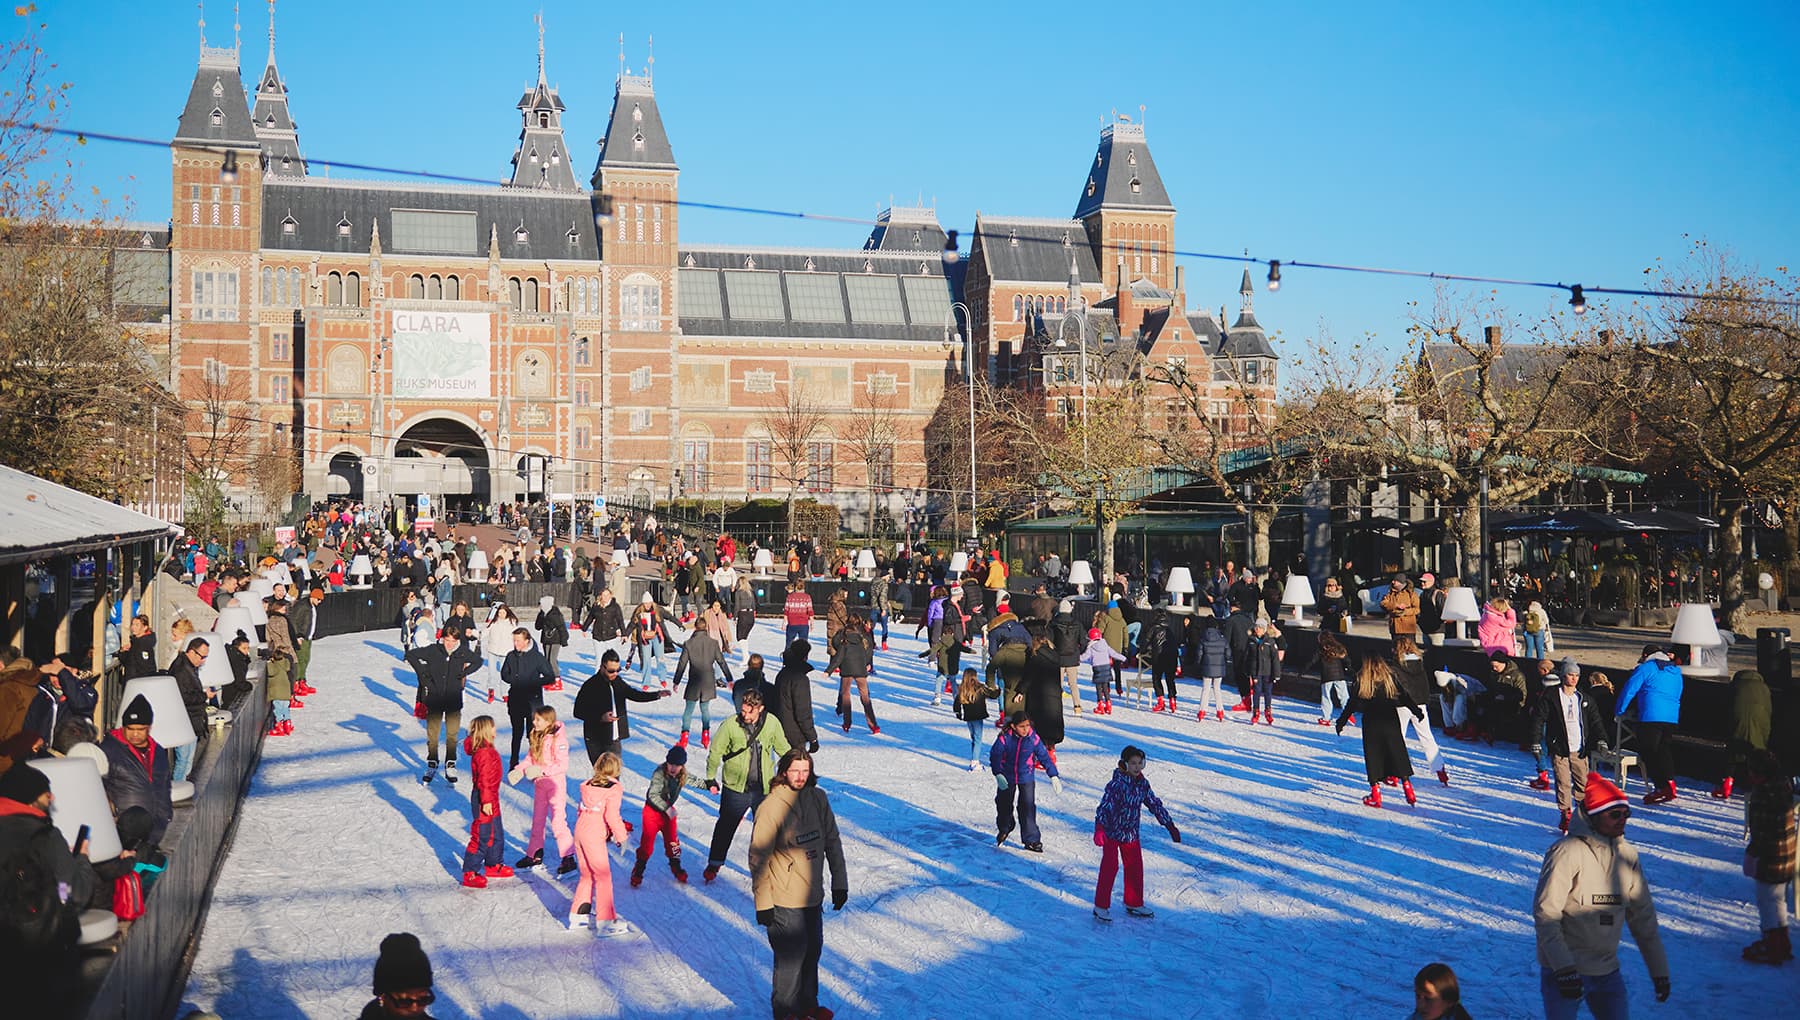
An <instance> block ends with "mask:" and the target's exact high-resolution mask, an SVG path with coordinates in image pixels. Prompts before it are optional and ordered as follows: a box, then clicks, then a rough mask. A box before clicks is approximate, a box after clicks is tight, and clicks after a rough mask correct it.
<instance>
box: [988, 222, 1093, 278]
mask: <svg viewBox="0 0 1800 1020" xmlns="http://www.w3.org/2000/svg"><path fill="white" fill-rule="evenodd" d="M1015 241H1016V242H1017V243H1014V242H1015ZM970 257H971V258H979V259H981V260H982V261H983V263H984V264H985V265H986V266H987V272H988V278H989V279H991V280H996V281H1002V282H1007V283H1042V284H1053V285H1056V286H1057V287H1059V288H1066V287H1067V286H1068V284H1069V261H1070V260H1071V259H1073V260H1074V262H1075V270H1076V272H1077V273H1079V274H1080V275H1081V281H1082V282H1083V283H1102V282H1104V281H1103V280H1102V279H1101V277H1100V267H1099V266H1097V265H1095V263H1094V251H1093V249H1092V248H1091V247H1089V245H1088V235H1087V230H1086V228H1084V227H1083V226H1082V225H1081V223H1080V222H1079V221H1077V220H1060V219H1030V218H1024V217H1002V216H977V217H976V218H975V240H974V243H973V244H972V246H971V252H970Z"/></svg>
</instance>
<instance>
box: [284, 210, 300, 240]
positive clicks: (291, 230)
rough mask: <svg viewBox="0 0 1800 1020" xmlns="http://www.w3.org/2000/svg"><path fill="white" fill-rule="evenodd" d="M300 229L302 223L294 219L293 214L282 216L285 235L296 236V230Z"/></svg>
mask: <svg viewBox="0 0 1800 1020" xmlns="http://www.w3.org/2000/svg"><path fill="white" fill-rule="evenodd" d="M299 229H300V224H299V223H298V222H296V221H295V220H294V217H293V216H292V215H288V216H283V217H282V218H281V232H282V233H283V234H284V235H286V236H288V237H292V236H294V234H295V232H296V231H298V230H299Z"/></svg>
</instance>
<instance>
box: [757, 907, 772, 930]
mask: <svg viewBox="0 0 1800 1020" xmlns="http://www.w3.org/2000/svg"><path fill="white" fill-rule="evenodd" d="M774 921H775V909H774V908H773V907H768V908H765V909H762V910H758V911H757V912H756V923H757V924H760V925H762V926H763V927H764V928H767V927H768V926H769V925H770V924H772V923H774Z"/></svg>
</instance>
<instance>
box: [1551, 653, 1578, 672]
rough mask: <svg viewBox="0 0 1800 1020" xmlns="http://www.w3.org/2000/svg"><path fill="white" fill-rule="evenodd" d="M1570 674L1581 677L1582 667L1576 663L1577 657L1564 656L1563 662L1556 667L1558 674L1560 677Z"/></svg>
mask: <svg viewBox="0 0 1800 1020" xmlns="http://www.w3.org/2000/svg"><path fill="white" fill-rule="evenodd" d="M1570 673H1574V674H1575V675H1577V676H1580V675H1581V665H1580V664H1579V663H1577V662H1576V661H1575V656H1573V655H1565V656H1563V661H1562V662H1561V663H1560V664H1558V665H1557V667H1556V674H1557V675H1558V676H1568V675H1569V674H1570Z"/></svg>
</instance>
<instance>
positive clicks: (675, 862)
mask: <svg viewBox="0 0 1800 1020" xmlns="http://www.w3.org/2000/svg"><path fill="white" fill-rule="evenodd" d="M669 873H670V874H672V875H674V876H675V881H677V882H680V883H681V884H682V885H687V870H686V869H684V868H683V867H682V866H681V850H680V849H679V848H678V849H676V850H674V851H673V852H671V853H670V854H669Z"/></svg>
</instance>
